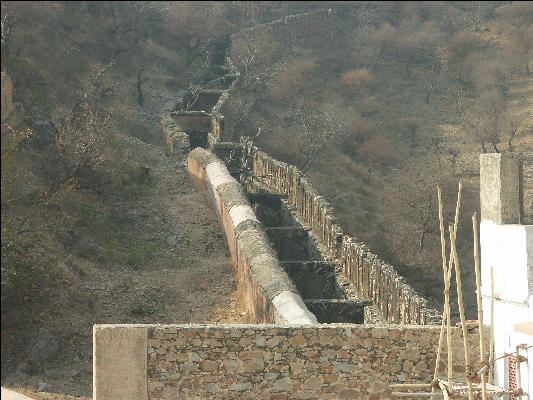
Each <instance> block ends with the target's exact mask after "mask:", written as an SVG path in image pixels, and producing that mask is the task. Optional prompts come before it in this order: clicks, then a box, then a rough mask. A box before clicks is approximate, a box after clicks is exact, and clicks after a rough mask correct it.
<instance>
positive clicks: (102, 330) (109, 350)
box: [93, 325, 148, 400]
mask: <svg viewBox="0 0 533 400" xmlns="http://www.w3.org/2000/svg"><path fill="white" fill-rule="evenodd" d="M147 334H148V327H147V326H146V325H144V326H142V325H116V326H113V325H94V326H93V399H94V400H147V399H148V389H147V376H146V368H147V345H148V344H147Z"/></svg>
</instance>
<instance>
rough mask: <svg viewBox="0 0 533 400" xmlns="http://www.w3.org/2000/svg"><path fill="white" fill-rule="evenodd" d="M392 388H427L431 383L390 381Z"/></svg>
mask: <svg viewBox="0 0 533 400" xmlns="http://www.w3.org/2000/svg"><path fill="white" fill-rule="evenodd" d="M389 387H390V388H392V389H429V388H430V387H431V383H391V384H390V385H389Z"/></svg>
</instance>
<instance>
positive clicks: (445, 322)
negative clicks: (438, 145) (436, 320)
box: [431, 186, 457, 393]
mask: <svg viewBox="0 0 533 400" xmlns="http://www.w3.org/2000/svg"><path fill="white" fill-rule="evenodd" d="M437 196H438V200H439V225H440V244H441V257H442V273H443V276H444V310H443V312H442V323H441V328H440V336H439V348H438V350H437V359H436V362H435V372H434V373H433V379H434V380H435V379H437V375H438V371H439V364H440V354H441V349H442V342H443V340H444V327H445V326H447V329H446V332H447V338H448V341H447V345H448V379H449V380H450V381H451V379H452V377H451V374H452V352H451V350H450V343H451V338H450V276H449V274H448V268H446V263H447V262H446V238H445V232H444V219H443V217H442V194H441V190H440V187H438V186H437ZM455 215H456V218H457V208H456V213H455ZM431 392H432V393H435V388H432V389H431Z"/></svg>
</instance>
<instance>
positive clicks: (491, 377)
mask: <svg viewBox="0 0 533 400" xmlns="http://www.w3.org/2000/svg"><path fill="white" fill-rule="evenodd" d="M489 346H490V347H489V383H490V384H491V385H492V384H493V382H494V268H492V265H491V266H490V341H489Z"/></svg>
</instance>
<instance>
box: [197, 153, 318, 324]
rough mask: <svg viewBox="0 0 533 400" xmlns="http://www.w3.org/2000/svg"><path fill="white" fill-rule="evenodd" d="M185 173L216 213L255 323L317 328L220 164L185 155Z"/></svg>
mask: <svg viewBox="0 0 533 400" xmlns="http://www.w3.org/2000/svg"><path fill="white" fill-rule="evenodd" d="M188 170H189V176H190V179H191V182H192V183H193V185H194V187H195V188H196V189H197V190H200V191H205V192H206V193H207V198H208V199H209V201H210V202H211V204H212V205H213V207H214V208H215V209H216V210H217V215H218V218H219V221H220V224H221V226H222V229H223V231H224V235H225V238H226V242H227V245H228V247H229V250H230V253H231V257H232V261H233V264H234V265H235V267H236V269H237V274H236V275H237V282H238V284H239V287H240V288H241V290H242V293H243V294H244V300H245V304H246V306H247V308H248V311H249V313H250V314H251V315H252V316H253V318H254V320H255V321H256V322H259V323H297V324H316V323H317V320H316V317H315V316H314V315H313V314H312V313H311V312H310V311H309V310H308V309H307V307H306V306H305V304H304V302H303V300H302V298H301V296H300V294H299V292H298V290H297V289H296V287H295V286H294V283H293V282H292V281H291V279H290V278H289V277H288V276H287V273H286V272H285V271H284V270H283V269H282V268H281V266H280V265H279V261H278V259H277V257H276V255H275V252H274V250H273V249H272V246H271V244H270V241H269V240H268V238H267V236H266V234H265V232H264V229H263V227H262V225H261V223H260V222H259V221H258V220H257V218H256V216H255V214H254V212H253V209H252V207H251V205H250V203H249V200H248V197H247V196H246V193H245V192H244V189H243V187H242V185H241V184H240V183H239V182H237V180H236V179H235V178H233V177H232V176H231V175H230V174H229V172H228V170H227V168H226V166H225V164H224V163H223V162H222V161H221V160H220V159H219V158H218V157H217V156H215V155H214V154H213V153H211V152H210V151H207V150H205V149H202V148H199V147H198V148H196V149H194V150H193V151H191V152H190V154H189V158H188Z"/></svg>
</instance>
